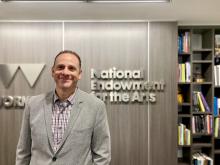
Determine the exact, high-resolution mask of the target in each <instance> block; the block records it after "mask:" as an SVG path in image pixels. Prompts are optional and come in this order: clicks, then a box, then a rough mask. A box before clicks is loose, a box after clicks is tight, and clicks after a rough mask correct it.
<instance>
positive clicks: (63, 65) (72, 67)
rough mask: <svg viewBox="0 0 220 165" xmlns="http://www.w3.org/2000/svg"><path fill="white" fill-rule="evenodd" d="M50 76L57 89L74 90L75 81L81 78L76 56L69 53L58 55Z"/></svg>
mask: <svg viewBox="0 0 220 165" xmlns="http://www.w3.org/2000/svg"><path fill="white" fill-rule="evenodd" d="M52 77H53V78H54V81H55V83H56V88H57V89H60V90H75V88H76V85H77V82H78V80H80V78H81V68H80V66H79V60H78V58H77V57H76V56H74V55H72V54H69V53H64V54H61V55H59V56H58V57H57V59H56V61H55V64H54V66H53V67H52Z"/></svg>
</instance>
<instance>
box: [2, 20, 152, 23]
mask: <svg viewBox="0 0 220 165" xmlns="http://www.w3.org/2000/svg"><path fill="white" fill-rule="evenodd" d="M0 22H21V23H22V22H23V23H31V22H39V23H41V22H42V23H50V22H55V23H62V22H65V23H69V22H73V23H74V22H76V23H79V22H113V23H114V22H122V23H124V22H125V23H126V22H127V23H129V22H137V23H138V22H145V23H147V22H148V20H0Z"/></svg>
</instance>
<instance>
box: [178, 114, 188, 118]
mask: <svg viewBox="0 0 220 165" xmlns="http://www.w3.org/2000/svg"><path fill="white" fill-rule="evenodd" d="M178 117H180V118H184V117H186V118H190V117H191V115H190V114H178Z"/></svg>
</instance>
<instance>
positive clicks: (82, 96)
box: [78, 89, 104, 104]
mask: <svg viewBox="0 0 220 165" xmlns="http://www.w3.org/2000/svg"><path fill="white" fill-rule="evenodd" d="M78 97H79V98H78V99H79V100H81V101H83V102H87V103H90V104H94V103H95V104H104V103H103V101H102V100H101V99H99V98H97V97H96V96H95V95H94V94H93V93H87V92H85V91H82V90H80V89H78Z"/></svg>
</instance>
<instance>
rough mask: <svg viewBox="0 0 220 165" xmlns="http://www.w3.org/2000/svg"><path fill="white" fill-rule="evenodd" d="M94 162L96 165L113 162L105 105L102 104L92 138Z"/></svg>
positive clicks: (105, 164) (106, 164)
mask: <svg viewBox="0 0 220 165" xmlns="http://www.w3.org/2000/svg"><path fill="white" fill-rule="evenodd" d="M92 152H93V161H94V164H95V165H109V164H110V160H111V141H110V131H109V125H108V119H107V114H106V108H105V104H104V103H103V102H101V104H100V106H99V110H98V112H97V115H96V124H95V127H94V132H93V138H92Z"/></svg>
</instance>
